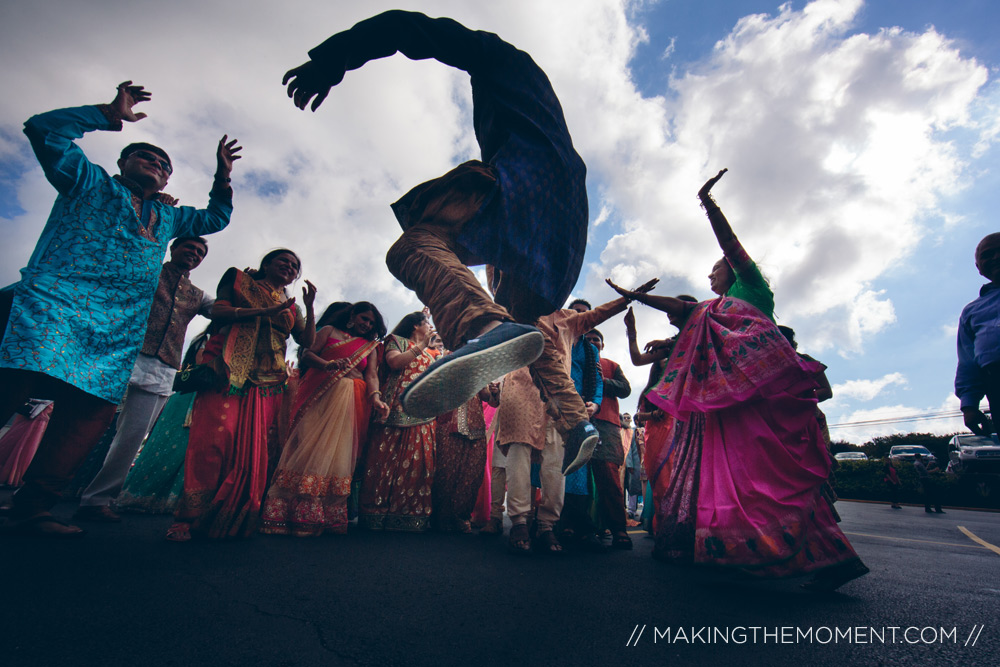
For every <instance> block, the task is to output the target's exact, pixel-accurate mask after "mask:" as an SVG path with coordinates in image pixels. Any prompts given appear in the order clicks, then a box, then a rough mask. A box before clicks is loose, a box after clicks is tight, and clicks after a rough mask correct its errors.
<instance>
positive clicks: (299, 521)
mask: <svg viewBox="0 0 1000 667" xmlns="http://www.w3.org/2000/svg"><path fill="white" fill-rule="evenodd" d="M335 305H336V304H335ZM319 325H320V329H319V331H317V332H316V340H315V342H314V343H313V345H312V347H311V348H309V350H307V351H306V352H305V353H304V354H303V355H302V368H303V371H304V372H303V374H302V375H301V377H300V378H299V387H298V393H297V395H296V397H295V403H294V405H293V407H292V413H291V423H290V426H289V433H290V435H289V437H288V439H287V440H286V442H285V445H284V447H283V448H282V451H281V459H280V460H279V461H278V468H277V470H276V471H275V473H274V478H273V480H272V481H271V488H270V489H268V491H267V498H266V500H265V501H264V511H263V514H262V517H261V528H260V532H262V533H268V534H271V535H295V536H298V537H308V536H314V535H322V534H323V533H340V534H344V533H346V532H347V500H348V498H349V497H350V495H351V476H352V475H353V473H354V466H355V463H356V462H357V456H358V447H359V445H360V443H362V442H363V441H364V439H365V437H366V435H367V431H368V420H369V417H370V415H371V410H372V408H374V409H375V411H376V413H377V414H379V415H380V416H382V417H384V416H385V415H386V414H388V412H389V408H388V406H387V405H386V404H385V403H383V402H382V400H381V399H380V398H379V397H380V395H381V392H380V391H379V380H378V351H377V349H376V348H377V347H378V342H379V339H380V338H381V337H382V336H384V335H385V333H386V330H385V323H384V321H383V320H382V315H381V314H380V313H379V312H378V309H377V308H376V307H375V306H374V305H372V304H370V303H368V302H367V301H361V302H358V303H356V304H354V305H353V306H348V307H346V308H343V307H341V308H340V309H339V310H337V311H334V312H331V311H330V309H327V312H326V313H324V314H323V317H322V318H320V321H319Z"/></svg>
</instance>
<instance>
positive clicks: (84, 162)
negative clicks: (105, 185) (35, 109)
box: [24, 81, 150, 195]
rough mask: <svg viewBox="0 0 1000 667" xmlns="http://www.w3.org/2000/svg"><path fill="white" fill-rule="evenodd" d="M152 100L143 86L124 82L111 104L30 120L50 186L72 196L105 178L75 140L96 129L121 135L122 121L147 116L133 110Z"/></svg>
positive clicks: (27, 130)
mask: <svg viewBox="0 0 1000 667" xmlns="http://www.w3.org/2000/svg"><path fill="white" fill-rule="evenodd" d="M149 98H150V93H149V92H147V91H146V90H145V89H143V87H142V86H133V85H132V82H131V81H124V82H122V83H120V84H118V89H117V92H116V95H115V99H114V100H112V101H111V103H110V104H97V105H93V106H84V107H74V108H71V109H56V110H55V111H48V112H46V113H42V114H38V115H37V116H32V117H31V118H29V119H28V120H27V122H25V124H24V133H25V134H26V135H27V137H28V141H30V142H31V148H32V150H33V151H34V152H35V157H37V158H38V162H39V164H41V166H42V170H43V171H44V172H45V178H46V179H48V181H49V183H51V184H52V186H53V187H54V188H55V189H56V190H57V191H58V192H59V193H60V194H63V195H68V194H70V193H71V192H73V191H74V190H77V189H86V188H88V187H90V186H91V185H93V184H94V183H96V182H97V181H98V180H99V179H101V178H103V177H104V172H103V170H101V169H100V168H99V167H97V166H95V165H94V164H92V163H91V162H90V161H89V160H88V159H87V157H86V156H85V155H84V154H83V151H82V150H80V147H79V146H77V145H76V144H75V143H74V141H76V140H77V139H79V138H80V137H82V136H83V135H84V134H86V133H87V132H93V131H94V130H108V131H114V132H118V131H120V130H121V129H122V121H127V122H130V123H134V122H137V121H140V120H142V119H143V118H145V117H146V114H144V113H135V112H134V111H133V109H132V107H134V106H135V105H136V104H139V103H140V102H145V101H146V100H148V99H149Z"/></svg>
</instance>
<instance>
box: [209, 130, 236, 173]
mask: <svg viewBox="0 0 1000 667" xmlns="http://www.w3.org/2000/svg"><path fill="white" fill-rule="evenodd" d="M241 150H243V147H242V146H240V145H239V143H238V140H237V139H230V138H229V135H228V134H224V135H222V138H221V139H219V148H218V150H216V152H215V163H216V166H215V174H216V176H218V177H222V178H229V175H230V174H232V173H233V162H235V161H236V160H239V159H240V158H241V157H243V156H242V155H240V151H241Z"/></svg>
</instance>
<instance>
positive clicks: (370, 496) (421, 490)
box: [358, 335, 435, 532]
mask: <svg viewBox="0 0 1000 667" xmlns="http://www.w3.org/2000/svg"><path fill="white" fill-rule="evenodd" d="M411 345H412V344H411V343H410V341H409V340H407V339H406V338H402V337H400V336H396V335H391V336H389V337H388V338H387V339H386V341H385V349H386V352H389V351H392V350H395V351H397V352H406V351H408V350H409V349H410V347H411ZM433 361H434V358H433V357H432V356H431V355H430V354H429V353H428V352H427V350H424V352H423V353H422V354H421V355H420V356H418V357H417V358H416V359H414V360H413V361H411V362H410V363H409V364H408V365H407V366H406V367H405V368H402V369H400V370H398V371H393V372H392V373H390V375H389V380H388V382H387V383H386V384H385V387H384V389H383V394H384V400H385V402H386V404H388V405H389V416H388V418H386V420H385V422H383V423H382V424H378V425H375V426H373V427H372V434H371V441H370V443H369V445H368V456H367V459H366V460H365V466H364V471H365V472H364V479H363V480H362V482H361V497H360V511H359V515H358V525H359V526H361V527H364V528H369V529H372V530H402V531H412V532H420V531H424V530H427V528H428V527H429V525H430V517H431V486H432V485H433V483H434V438H435V428H434V426H435V424H434V418H433V417H431V418H430V419H417V418H414V417H411V416H409V415H408V414H406V413H405V412H403V406H402V405H401V403H400V397H401V396H402V395H403V391H404V390H405V389H406V388H407V387H408V386H410V384H411V383H412V382H413V381H414V380H415V379H416V378H417V376H419V375H420V374H421V373H423V372H424V371H425V370H427V367H428V366H430V364H431V362H433Z"/></svg>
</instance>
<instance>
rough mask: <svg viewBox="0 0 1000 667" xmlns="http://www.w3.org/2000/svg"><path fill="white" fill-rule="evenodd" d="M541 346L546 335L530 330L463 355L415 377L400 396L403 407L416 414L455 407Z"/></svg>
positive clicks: (434, 414) (538, 352)
mask: <svg viewBox="0 0 1000 667" xmlns="http://www.w3.org/2000/svg"><path fill="white" fill-rule="evenodd" d="M544 347H545V337H544V336H542V334H541V332H538V331H533V332H530V333H526V334H524V335H523V336H518V337H517V338H514V339H513V340H509V341H506V342H503V343H500V344H499V345H494V346H493V347H489V348H486V349H485V350H480V351H478V352H472V353H470V354H466V355H463V356H462V357H459V358H457V359H455V360H454V361H452V362H450V363H447V364H444V365H442V366H440V367H438V368H437V369H432V370H431V371H429V372H425V373H424V374H423V375H421V376H420V377H419V378H417V380H416V382H414V383H413V384H412V385H410V388H409V390H408V391H407V392H406V394H405V395H404V396H403V410H405V411H406V413H407V414H409V415H410V416H412V417H418V418H426V417H437V416H438V415H441V414H444V413H446V412H449V411H451V410H454V409H455V408H457V407H459V406H460V405H462V404H463V403H465V402H466V401H468V400H469V399H470V398H472V397H473V396H475V395H476V393H477V392H479V390H480V389H482V388H483V387H485V386H486V385H488V384H489V383H490V382H493V381H494V380H498V379H500V378H502V377H503V376H504V375H506V374H507V373H510V372H511V371H516V370H517V369H518V368H522V367H523V366H527V365H528V364H530V363H531V362H533V361H535V360H536V359H538V357H540V356H541V355H542V349H543V348H544Z"/></svg>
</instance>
